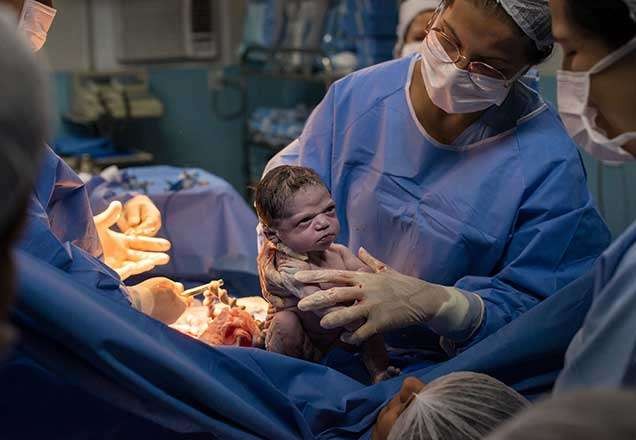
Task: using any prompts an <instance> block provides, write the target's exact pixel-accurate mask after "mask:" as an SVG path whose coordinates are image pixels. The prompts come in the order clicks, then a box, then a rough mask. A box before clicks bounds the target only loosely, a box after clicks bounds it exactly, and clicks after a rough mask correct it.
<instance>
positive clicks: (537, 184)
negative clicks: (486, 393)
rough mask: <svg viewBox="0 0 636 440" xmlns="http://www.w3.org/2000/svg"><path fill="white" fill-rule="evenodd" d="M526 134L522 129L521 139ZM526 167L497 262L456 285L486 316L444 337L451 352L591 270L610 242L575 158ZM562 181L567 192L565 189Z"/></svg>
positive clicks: (535, 151) (495, 328)
mask: <svg viewBox="0 0 636 440" xmlns="http://www.w3.org/2000/svg"><path fill="white" fill-rule="evenodd" d="M528 128H529V129H532V127H528ZM532 136H533V137H535V136H536V133H534V134H532ZM524 137H525V136H524V133H523V130H521V133H519V142H524ZM535 141H536V139H535ZM533 150H534V151H533ZM524 154H527V155H526V156H524V155H523V154H522V156H521V159H522V160H524V161H531V160H533V158H532V154H541V149H540V148H532V149H528V151H527V153H524ZM528 170H532V171H528ZM525 171H526V173H527V174H526V175H524V176H523V179H524V181H525V188H526V190H525V194H524V195H523V200H522V202H521V205H520V207H519V209H518V212H517V217H516V221H515V224H514V226H513V230H512V231H511V233H510V235H509V239H508V242H507V245H506V248H505V250H504V254H503V255H502V257H501V259H500V263H499V264H498V267H496V268H495V270H494V271H493V273H492V275H491V276H466V277H464V278H462V279H460V280H459V281H458V282H457V283H456V284H455V287H457V288H459V289H461V290H463V291H467V292H473V293H476V294H477V295H479V296H480V297H481V299H482V300H483V302H484V315H483V319H482V321H481V325H480V326H479V328H477V329H475V330H474V332H473V334H472V335H464V336H469V339H468V340H464V342H463V343H462V342H460V343H457V342H451V341H448V340H444V339H443V341H442V345H443V346H444V348H445V349H446V351H447V352H449V353H456V352H457V351H461V350H463V349H465V348H467V347H468V346H471V345H473V344H475V343H476V342H478V341H480V340H482V339H483V338H485V337H487V336H488V335H490V334H492V333H494V332H495V331H497V330H498V329H500V328H502V327H503V326H505V325H506V324H508V323H510V322H511V321H512V320H514V319H516V318H517V317H518V316H519V315H521V314H522V313H524V312H526V311H528V310H529V309H530V308H532V307H533V306H535V305H536V304H538V303H539V302H540V301H542V300H544V299H545V298H547V297H549V296H551V295H552V294H554V293H555V292H557V291H558V290H559V289H561V288H562V287H564V286H565V285H567V284H569V283H570V282H571V281H574V280H575V279H577V278H578V277H579V276H581V274H584V273H585V272H587V271H588V270H590V269H591V267H592V266H593V264H594V262H595V261H596V258H597V256H598V255H600V254H601V253H602V252H603V250H605V248H606V247H607V245H608V244H609V242H610V233H609V230H608V229H607V226H606V225H605V223H604V222H603V220H602V218H601V217H600V214H599V213H598V211H597V209H596V207H595V206H594V203H593V201H592V199H591V195H590V193H589V190H588V189H587V185H586V177H585V172H584V169H583V165H582V162H581V160H580V158H579V157H577V156H571V157H570V158H567V156H565V157H564V158H563V159H562V160H557V161H554V162H552V163H550V164H549V166H546V167H545V168H543V169H535V168H533V167H527V168H525ZM565 184H568V188H570V190H569V191H564V190H563V185H565ZM502 190H504V191H505V189H502ZM455 341H458V339H455Z"/></svg>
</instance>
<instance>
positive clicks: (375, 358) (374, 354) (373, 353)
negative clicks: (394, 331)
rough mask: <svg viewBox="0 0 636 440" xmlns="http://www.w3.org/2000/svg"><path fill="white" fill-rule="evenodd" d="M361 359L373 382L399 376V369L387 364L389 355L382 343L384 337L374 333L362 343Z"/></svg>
mask: <svg viewBox="0 0 636 440" xmlns="http://www.w3.org/2000/svg"><path fill="white" fill-rule="evenodd" d="M362 361H363V362H364V366H365V367H367V371H369V375H371V380H372V381H373V383H378V382H382V381H383V380H386V379H391V378H392V377H395V376H399V375H400V370H399V369H398V368H395V367H392V366H390V365H389V355H388V354H387V352H386V346H385V345H384V337H383V336H382V335H375V336H372V337H371V338H369V339H368V340H367V341H366V342H365V343H363V344H362Z"/></svg>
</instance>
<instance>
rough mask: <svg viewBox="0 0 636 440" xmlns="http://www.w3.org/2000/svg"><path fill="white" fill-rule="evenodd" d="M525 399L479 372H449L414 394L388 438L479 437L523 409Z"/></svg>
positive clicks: (455, 439)
mask: <svg viewBox="0 0 636 440" xmlns="http://www.w3.org/2000/svg"><path fill="white" fill-rule="evenodd" d="M527 405H528V401H527V400H526V399H525V398H524V397H523V396H522V395H520V394H519V393H517V392H516V391H515V390H513V389H512V388H510V387H508V386H506V385H505V384H504V383H502V382H500V381H498V380H497V379H495V378H493V377H490V376H487V375H485V374H481V373H469V372H459V373H451V374H448V375H446V376H442V377H440V378H438V379H435V380H434V381H432V382H431V383H430V384H428V385H426V386H425V387H424V388H423V389H422V391H420V392H419V393H417V394H415V396H414V398H413V401H412V402H411V403H410V404H409V406H408V408H407V409H406V410H404V412H403V413H402V414H401V415H400V416H399V417H398V419H397V420H396V421H395V424H394V425H393V428H391V432H390V433H389V437H388V439H389V440H397V439H400V440H442V439H443V440H478V439H482V438H483V437H484V436H485V435H487V434H488V433H489V432H491V431H492V430H494V429H495V428H496V427H497V426H499V425H501V424H502V423H503V422H505V421H506V420H508V419H509V418H511V417H512V416H513V415H515V414H516V413H518V412H519V411H521V410H522V409H524V408H525V407H526V406H527Z"/></svg>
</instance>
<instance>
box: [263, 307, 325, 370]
mask: <svg viewBox="0 0 636 440" xmlns="http://www.w3.org/2000/svg"><path fill="white" fill-rule="evenodd" d="M265 348H266V349H267V351H272V352H275V353H280V354H284V355H287V356H292V357H295V358H299V359H305V360H308V361H313V362H317V361H318V360H320V358H321V357H322V354H321V353H320V351H319V350H318V349H317V348H316V347H314V344H313V343H312V342H311V339H310V338H309V336H308V335H307V333H306V332H305V329H304V328H303V326H302V323H301V321H300V318H299V317H298V315H296V313H294V312H292V311H290V310H283V311H280V312H276V314H275V315H274V317H273V318H272V320H271V322H270V324H269V328H268V329H267V336H266V337H265Z"/></svg>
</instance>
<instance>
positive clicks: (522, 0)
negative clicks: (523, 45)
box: [497, 0, 554, 50]
mask: <svg viewBox="0 0 636 440" xmlns="http://www.w3.org/2000/svg"><path fill="white" fill-rule="evenodd" d="M497 1H498V2H499V4H501V6H502V7H503V8H504V9H505V10H506V12H507V13H508V15H510V17H512V19H513V20H514V21H515V23H517V25H518V26H519V27H520V28H521V30H522V31H523V32H524V33H525V34H526V35H527V36H529V37H530V38H532V40H533V41H534V43H535V44H536V45H537V48H539V50H543V49H547V48H548V47H550V46H552V44H554V38H553V37H552V25H551V20H552V19H551V16H550V6H549V5H548V0H497Z"/></svg>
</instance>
